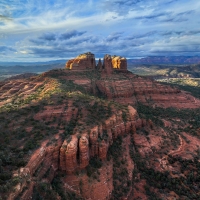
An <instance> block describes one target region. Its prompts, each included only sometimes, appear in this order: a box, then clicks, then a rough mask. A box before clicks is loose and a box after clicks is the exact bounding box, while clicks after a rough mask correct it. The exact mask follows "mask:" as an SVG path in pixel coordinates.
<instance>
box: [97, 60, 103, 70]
mask: <svg viewBox="0 0 200 200" xmlns="http://www.w3.org/2000/svg"><path fill="white" fill-rule="evenodd" d="M102 67H103V65H102V62H101V58H99V61H98V63H97V70H100V71H101V70H102Z"/></svg>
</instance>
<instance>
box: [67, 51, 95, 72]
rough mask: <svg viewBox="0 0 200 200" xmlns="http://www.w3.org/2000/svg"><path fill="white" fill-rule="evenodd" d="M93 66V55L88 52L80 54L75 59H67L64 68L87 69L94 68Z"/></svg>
mask: <svg viewBox="0 0 200 200" xmlns="http://www.w3.org/2000/svg"><path fill="white" fill-rule="evenodd" d="M95 67H96V63H95V56H94V54H92V53H90V52H88V53H84V54H80V55H79V56H77V57H76V58H75V59H71V60H69V61H68V62H67V63H66V66H65V68H67V69H73V70H88V69H95Z"/></svg>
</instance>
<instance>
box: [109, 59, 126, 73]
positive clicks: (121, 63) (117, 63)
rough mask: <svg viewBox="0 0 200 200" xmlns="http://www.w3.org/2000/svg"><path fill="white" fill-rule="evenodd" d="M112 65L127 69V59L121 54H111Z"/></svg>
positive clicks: (115, 67)
mask: <svg viewBox="0 0 200 200" xmlns="http://www.w3.org/2000/svg"><path fill="white" fill-rule="evenodd" d="M112 65H113V68H114V69H121V70H127V60H126V58H124V57H121V56H112Z"/></svg>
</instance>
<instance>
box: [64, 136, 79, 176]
mask: <svg viewBox="0 0 200 200" xmlns="http://www.w3.org/2000/svg"><path fill="white" fill-rule="evenodd" d="M77 147H78V138H77V137H76V136H75V135H72V139H71V141H70V142H69V143H68V144H67V149H66V152H65V159H66V160H65V161H66V172H67V173H68V174H71V173H73V172H74V171H76V169H77V167H78V163H77V149H78V148H77Z"/></svg>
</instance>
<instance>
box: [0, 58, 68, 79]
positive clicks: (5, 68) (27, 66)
mask: <svg viewBox="0 0 200 200" xmlns="http://www.w3.org/2000/svg"><path fill="white" fill-rule="evenodd" d="M64 66H65V62H53V61H52V62H47V63H18V64H17V63H16V64H14V63H10V64H9V63H6V64H3V63H0V80H4V79H6V78H10V77H12V76H16V75H19V74H24V73H37V74H40V73H42V72H45V71H48V70H51V69H59V68H64Z"/></svg>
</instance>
